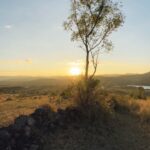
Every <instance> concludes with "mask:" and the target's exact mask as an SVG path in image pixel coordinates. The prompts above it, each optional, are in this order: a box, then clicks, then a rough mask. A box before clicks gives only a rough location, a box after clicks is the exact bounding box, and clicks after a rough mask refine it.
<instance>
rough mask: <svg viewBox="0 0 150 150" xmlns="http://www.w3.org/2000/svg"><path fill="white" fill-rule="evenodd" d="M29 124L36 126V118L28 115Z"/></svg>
mask: <svg viewBox="0 0 150 150" xmlns="http://www.w3.org/2000/svg"><path fill="white" fill-rule="evenodd" d="M27 124H28V125H29V126H34V124H35V120H34V119H33V118H32V117H28V119H27Z"/></svg>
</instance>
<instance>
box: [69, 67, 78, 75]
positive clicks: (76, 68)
mask: <svg viewBox="0 0 150 150" xmlns="http://www.w3.org/2000/svg"><path fill="white" fill-rule="evenodd" d="M69 72H70V74H71V75H72V76H78V75H80V74H81V69H80V68H79V67H72V68H70V71H69Z"/></svg>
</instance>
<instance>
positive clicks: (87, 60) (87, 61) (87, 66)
mask: <svg viewBox="0 0 150 150" xmlns="http://www.w3.org/2000/svg"><path fill="white" fill-rule="evenodd" d="M88 75H89V52H88V51H87V53H86V66H85V80H86V81H87V80H88Z"/></svg>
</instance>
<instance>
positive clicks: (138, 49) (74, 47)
mask: <svg viewBox="0 0 150 150" xmlns="http://www.w3.org/2000/svg"><path fill="white" fill-rule="evenodd" d="M122 2H123V7H122V8H121V9H122V11H123V13H124V15H125V23H124V25H123V27H121V28H119V30H118V31H117V32H114V33H113V34H112V36H111V40H112V42H113V45H114V49H113V50H112V51H111V52H109V53H103V54H102V55H100V57H99V66H98V70H97V74H127V73H145V72H149V71H150V42H149V41H150V28H149V27H150V12H149V11H150V10H149V6H150V1H149V0H142V1H141V0H122ZM69 10H70V0H0V76H5V75H6V76H12V75H13V76H16V75H17V76H55V75H69V70H70V68H72V67H76V66H77V67H80V68H81V69H83V68H84V60H85V53H84V51H83V50H81V49H80V48H79V46H78V43H75V42H71V41H70V34H69V33H68V32H66V31H64V29H63V26H62V24H63V22H64V21H65V20H66V18H67V16H68V15H69Z"/></svg>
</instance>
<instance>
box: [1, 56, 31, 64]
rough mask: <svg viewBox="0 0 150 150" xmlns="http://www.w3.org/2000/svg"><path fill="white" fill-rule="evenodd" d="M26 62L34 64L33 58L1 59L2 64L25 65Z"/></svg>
mask: <svg viewBox="0 0 150 150" xmlns="http://www.w3.org/2000/svg"><path fill="white" fill-rule="evenodd" d="M25 64H32V60H31V59H29V58H28V59H25V60H0V65H25Z"/></svg>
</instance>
